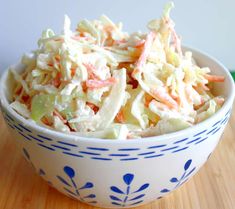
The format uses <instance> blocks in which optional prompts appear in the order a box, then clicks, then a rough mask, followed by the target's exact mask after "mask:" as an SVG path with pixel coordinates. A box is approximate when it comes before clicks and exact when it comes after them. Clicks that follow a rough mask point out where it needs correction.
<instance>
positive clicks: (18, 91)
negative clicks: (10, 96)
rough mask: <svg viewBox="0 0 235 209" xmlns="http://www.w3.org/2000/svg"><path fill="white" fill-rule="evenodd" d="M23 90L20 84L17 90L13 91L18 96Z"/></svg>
mask: <svg viewBox="0 0 235 209" xmlns="http://www.w3.org/2000/svg"><path fill="white" fill-rule="evenodd" d="M22 90H23V87H22V86H21V87H20V88H19V89H18V90H17V91H15V94H16V95H17V96H19V95H20V94H21V92H22Z"/></svg>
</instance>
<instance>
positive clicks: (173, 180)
mask: <svg viewBox="0 0 235 209" xmlns="http://www.w3.org/2000/svg"><path fill="white" fill-rule="evenodd" d="M170 181H171V182H172V183H175V182H178V181H179V180H178V179H177V178H175V177H174V178H172V179H171V180H170Z"/></svg>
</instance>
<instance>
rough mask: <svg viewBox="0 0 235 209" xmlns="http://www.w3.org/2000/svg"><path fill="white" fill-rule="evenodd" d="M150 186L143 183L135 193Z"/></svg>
mask: <svg viewBox="0 0 235 209" xmlns="http://www.w3.org/2000/svg"><path fill="white" fill-rule="evenodd" d="M148 187H149V184H143V185H142V186H141V187H140V188H139V189H137V190H136V191H135V192H133V193H137V192H140V191H143V190H145V189H147V188H148Z"/></svg>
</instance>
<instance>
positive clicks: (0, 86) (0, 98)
mask: <svg viewBox="0 0 235 209" xmlns="http://www.w3.org/2000/svg"><path fill="white" fill-rule="evenodd" d="M183 48H184V49H186V50H189V51H191V52H192V53H198V54H200V55H202V56H204V57H206V58H207V59H209V60H210V61H212V62H214V63H216V64H217V65H219V66H220V69H222V71H223V72H224V74H225V77H226V82H229V83H230V84H231V86H233V88H231V89H230V91H229V93H228V96H227V98H226V100H225V103H224V104H223V106H222V107H221V108H220V109H219V110H218V111H217V112H216V113H215V114H214V115H212V116H211V117H209V118H208V119H206V120H204V121H202V122H200V123H198V124H195V125H193V126H191V127H189V128H186V129H183V130H179V131H175V132H172V133H167V134H162V135H158V136H150V137H144V138H141V139H139V138H137V139H131V140H115V139H102V138H95V137H85V136H79V135H76V134H71V133H63V132H59V131H56V130H53V129H48V128H46V127H43V126H40V125H38V124H37V123H36V122H34V121H33V120H32V119H31V120H30V119H25V118H24V117H23V116H21V115H20V114H18V113H17V112H16V111H15V110H13V109H12V108H11V107H10V105H9V102H8V99H7V98H6V94H5V92H4V89H5V88H4V83H5V79H6V78H7V75H8V72H9V68H10V67H9V68H8V69H7V70H5V71H4V72H3V74H2V75H1V79H0V103H1V105H2V106H3V107H4V108H5V109H6V111H8V112H9V113H10V114H11V115H12V116H13V117H15V118H16V119H17V120H18V121H20V122H22V123H23V124H24V126H26V127H28V128H31V129H33V130H36V131H37V132H41V133H44V134H47V135H50V136H51V137H58V138H63V140H65V141H67V140H69V141H70V142H78V141H85V142H93V143H101V144H110V143H111V144H113V143H115V144H122V143H128V144H133V143H147V142H153V141H157V142H162V141H165V142H166V141H167V139H168V140H169V139H172V138H176V137H180V136H183V135H185V134H186V133H190V132H192V130H197V129H200V128H201V127H203V126H204V127H205V125H206V124H208V123H210V122H212V121H213V120H214V119H215V118H217V117H218V116H219V115H220V114H221V113H222V112H224V111H225V110H227V109H228V108H229V107H230V106H231V104H232V103H233V100H234V97H235V84H234V81H233V78H232V76H231V75H230V72H229V70H228V69H227V68H226V67H225V66H224V65H223V64H222V63H221V62H220V61H218V60H217V59H215V58H214V57H213V56H211V55H209V54H207V53H206V52H203V51H201V50H198V49H197V48H193V47H188V46H183ZM17 64H19V63H17ZM13 66H14V65H13Z"/></svg>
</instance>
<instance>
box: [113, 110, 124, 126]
mask: <svg viewBox="0 0 235 209" xmlns="http://www.w3.org/2000/svg"><path fill="white" fill-rule="evenodd" d="M115 120H116V122H118V123H125V116H124V113H123V111H122V110H120V111H119V112H118V114H117V115H116V117H115Z"/></svg>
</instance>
